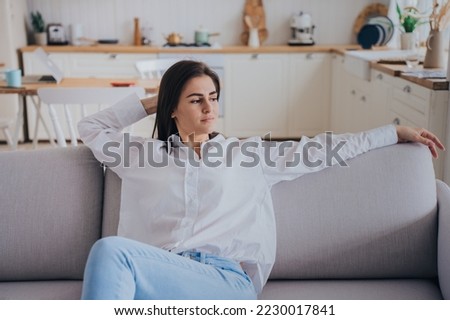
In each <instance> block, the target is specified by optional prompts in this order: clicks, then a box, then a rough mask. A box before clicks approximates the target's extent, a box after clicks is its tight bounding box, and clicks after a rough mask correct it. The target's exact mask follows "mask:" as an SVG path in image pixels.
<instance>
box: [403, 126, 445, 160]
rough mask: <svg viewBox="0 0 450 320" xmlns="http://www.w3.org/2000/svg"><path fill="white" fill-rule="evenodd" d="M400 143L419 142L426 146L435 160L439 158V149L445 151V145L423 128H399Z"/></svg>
mask: <svg viewBox="0 0 450 320" xmlns="http://www.w3.org/2000/svg"><path fill="white" fill-rule="evenodd" d="M396 129H397V136H398V142H419V143H422V144H424V145H426V146H427V147H428V148H429V149H430V151H431V154H432V155H433V157H434V158H437V157H438V153H437V148H439V149H441V150H445V147H444V145H443V144H442V142H441V141H439V139H438V137H436V135H434V134H433V133H431V132H430V131H428V130H425V129H421V128H412V127H406V126H397V127H396Z"/></svg>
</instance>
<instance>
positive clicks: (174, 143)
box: [167, 132, 225, 148]
mask: <svg viewBox="0 0 450 320" xmlns="http://www.w3.org/2000/svg"><path fill="white" fill-rule="evenodd" d="M209 137H210V139H209V140H206V141H205V142H204V143H208V142H222V141H224V140H225V137H224V136H223V135H222V134H221V133H218V132H213V133H211V134H210V135H209ZM167 142H168V144H169V145H170V146H171V147H172V148H180V147H186V145H185V144H184V143H183V141H181V138H180V136H179V135H178V134H176V133H174V134H172V135H171V136H170V137H169V139H167Z"/></svg>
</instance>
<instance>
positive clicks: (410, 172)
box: [271, 144, 437, 279]
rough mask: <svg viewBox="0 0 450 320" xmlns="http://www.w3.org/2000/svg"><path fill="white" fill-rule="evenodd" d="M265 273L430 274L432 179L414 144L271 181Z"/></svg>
mask: <svg viewBox="0 0 450 320" xmlns="http://www.w3.org/2000/svg"><path fill="white" fill-rule="evenodd" d="M272 197H273V202H274V208H275V212H276V220H277V230H278V231H279V232H278V235H277V238H278V245H277V249H278V250H277V257H276V263H275V266H274V269H273V271H272V274H271V278H272V279H330V278H331V279H336V278H339V279H342V278H351V279H355V278H388V277H392V278H399V277H400V278H408V277H409V278H416V277H435V276H436V273H437V271H436V269H437V268H436V259H437V258H436V254H437V253H436V241H437V240H436V239H437V203H436V181H435V178H434V172H433V166H432V161H431V156H430V152H429V151H428V149H427V148H426V147H424V146H421V145H418V144H398V145H394V146H390V147H386V148H381V149H377V150H373V151H370V152H368V153H366V154H363V155H361V156H359V157H356V158H354V159H352V160H350V161H348V167H337V166H336V167H332V168H328V169H325V170H323V171H320V172H317V173H313V174H309V175H305V176H303V177H301V178H299V179H296V180H294V181H290V182H283V183H280V184H278V185H275V186H274V188H273V190H272Z"/></svg>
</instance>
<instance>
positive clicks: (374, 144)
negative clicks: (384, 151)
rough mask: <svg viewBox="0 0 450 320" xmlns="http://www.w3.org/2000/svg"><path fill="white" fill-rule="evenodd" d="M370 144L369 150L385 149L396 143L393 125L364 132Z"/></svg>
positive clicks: (395, 132) (395, 130) (395, 131)
mask: <svg viewBox="0 0 450 320" xmlns="http://www.w3.org/2000/svg"><path fill="white" fill-rule="evenodd" d="M366 133H367V136H368V140H369V142H370V149H377V148H381V147H387V146H390V145H393V144H396V143H397V142H398V136H397V129H396V128H395V125H393V124H389V125H386V126H383V127H379V128H375V129H372V130H369V131H366Z"/></svg>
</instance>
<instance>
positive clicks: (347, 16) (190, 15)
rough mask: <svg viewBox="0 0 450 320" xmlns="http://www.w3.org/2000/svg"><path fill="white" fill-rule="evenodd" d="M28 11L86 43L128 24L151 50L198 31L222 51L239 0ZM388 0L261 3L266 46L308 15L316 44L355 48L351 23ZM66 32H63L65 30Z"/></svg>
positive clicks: (238, 25)
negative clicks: (80, 33) (149, 31)
mask: <svg viewBox="0 0 450 320" xmlns="http://www.w3.org/2000/svg"><path fill="white" fill-rule="evenodd" d="M27 1H28V10H29V11H35V10H39V11H40V12H41V13H42V14H43V16H44V18H45V19H46V22H49V23H52V22H55V23H56V22H60V23H63V24H64V26H66V27H68V26H69V25H70V24H72V23H81V24H82V25H83V28H84V35H85V36H86V37H89V38H94V39H101V38H117V39H119V40H120V42H122V43H126V44H131V43H132V40H133V18H134V17H138V18H140V20H141V24H144V23H147V24H148V25H149V26H151V27H152V28H153V37H152V38H153V39H152V40H153V44H155V45H162V44H164V43H165V40H164V38H163V34H169V33H171V32H178V33H180V34H182V35H183V36H184V39H183V40H184V41H185V42H192V41H193V37H194V31H195V29H196V28H197V27H198V26H199V25H202V26H204V27H206V28H208V29H209V30H210V31H211V32H221V35H220V36H219V37H217V38H215V39H214V40H217V41H218V42H220V43H221V44H222V45H238V44H240V34H241V32H242V29H243V24H242V13H243V10H244V4H245V0H76V1H74V0H27ZM373 2H381V3H384V4H386V5H388V2H389V0H379V1H371V0H263V3H264V7H265V13H266V25H267V29H268V31H269V38H268V40H267V42H266V44H269V45H277V44H286V42H287V41H288V39H289V37H290V30H289V22H288V21H289V18H290V17H291V15H292V14H294V13H298V12H300V11H302V10H303V11H306V12H309V13H310V14H311V15H312V17H313V21H314V24H315V25H316V30H315V32H316V35H315V40H316V43H318V44H343V43H351V42H355V37H354V35H352V31H351V30H352V26H353V23H354V21H355V19H356V17H357V15H358V14H359V12H360V11H361V10H362V9H363V8H364V7H365V6H366V5H368V4H371V3H373ZM67 29H69V28H67Z"/></svg>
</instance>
